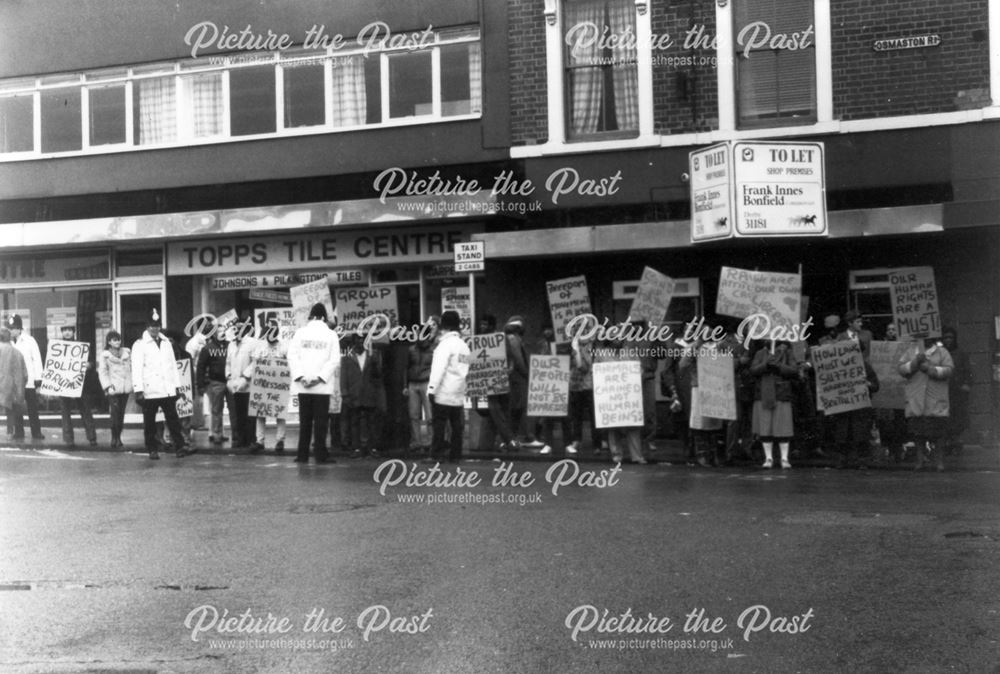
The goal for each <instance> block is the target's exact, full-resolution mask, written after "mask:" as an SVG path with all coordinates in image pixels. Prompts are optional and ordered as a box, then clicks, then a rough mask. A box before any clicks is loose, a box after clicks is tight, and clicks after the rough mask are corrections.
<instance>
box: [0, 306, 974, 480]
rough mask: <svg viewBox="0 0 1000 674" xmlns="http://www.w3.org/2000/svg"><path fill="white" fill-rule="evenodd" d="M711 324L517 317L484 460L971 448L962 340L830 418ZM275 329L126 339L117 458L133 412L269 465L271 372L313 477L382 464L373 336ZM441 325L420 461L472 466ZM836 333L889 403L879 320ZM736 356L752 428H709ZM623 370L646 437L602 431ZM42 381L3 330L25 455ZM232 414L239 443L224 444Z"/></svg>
mask: <svg viewBox="0 0 1000 674" xmlns="http://www.w3.org/2000/svg"><path fill="white" fill-rule="evenodd" d="M633 325H635V326H636V327H637V328H639V330H638V331H637V332H638V333H639V334H641V333H642V329H643V328H644V327H645V324H644V323H643V322H639V323H634V324H633ZM705 326H706V330H705V331H704V333H703V334H702V335H701V336H699V337H698V339H694V340H684V339H680V338H679V339H676V340H674V341H673V342H671V343H670V344H669V345H663V344H657V343H654V342H650V341H646V342H643V343H635V342H629V341H626V340H624V339H616V340H612V341H602V342H596V341H594V340H593V339H589V340H588V339H573V340H572V341H570V342H567V343H563V342H559V341H557V340H556V339H555V334H554V331H553V330H552V328H551V327H550V326H543V329H542V339H541V341H540V342H539V343H537V344H529V343H528V342H527V341H526V339H525V334H526V329H525V327H526V326H525V320H524V318H523V317H522V316H519V315H514V316H511V317H510V318H509V319H508V320H507V321H506V322H505V323H504V324H503V326H502V327H500V329H499V331H500V332H502V333H503V336H504V343H505V351H506V359H507V372H506V383H507V385H508V386H507V387H506V388H507V391H506V392H504V393H498V394H495V395H488V396H486V397H485V399H474V400H473V401H472V403H473V405H472V406H473V410H474V412H473V413H476V414H478V415H479V417H480V424H479V426H480V435H479V438H478V440H473V442H474V443H476V444H478V448H479V449H480V450H484V451H488V452H493V453H495V454H496V455H499V456H502V455H519V454H521V453H522V452H524V451H525V450H537V454H538V455H539V456H542V457H545V456H566V457H574V456H577V455H578V454H579V453H580V452H581V450H582V449H583V448H584V447H585V446H586V445H589V448H590V451H591V454H592V456H594V457H601V456H606V457H607V458H609V459H610V460H611V461H612V462H620V461H625V460H629V461H631V462H633V463H639V464H643V463H648V462H651V461H654V460H656V459H657V458H658V457H657V451H656V445H655V442H656V438H657V437H659V436H660V431H662V430H664V429H661V428H659V426H660V425H662V424H663V423H667V424H669V426H670V427H671V428H670V430H671V431H672V433H673V434H674V435H676V436H677V437H679V438H680V439H681V440H682V442H683V447H684V452H685V458H686V459H687V460H688V461H689V462H690V463H692V464H697V465H700V466H702V467H706V468H711V467H715V466H718V465H723V464H727V465H732V464H741V463H742V464H757V463H758V462H759V465H760V466H762V467H763V468H765V469H768V468H772V467H776V466H779V467H780V468H782V469H789V468H791V467H792V461H793V459H794V458H795V457H796V456H799V457H803V456H808V455H814V456H820V457H826V456H829V455H831V454H832V455H833V457H834V458H836V459H837V460H838V463H837V465H838V467H844V468H850V467H855V468H863V467H865V466H866V465H867V459H870V458H871V457H869V450H870V448H871V447H872V445H873V443H874V444H875V445H878V444H879V443H881V444H882V445H884V446H887V447H891V448H893V451H892V455H893V456H895V457H896V458H897V460H903V457H904V454H905V453H906V452H907V451H909V452H912V453H913V460H914V465H915V467H916V468H917V469H921V468H923V467H925V466H928V465H933V466H934V467H935V468H936V469H937V470H943V469H944V455H945V453H946V451H947V450H949V449H951V448H952V447H953V446H954V445H955V444H957V442H958V438H959V436H960V435H961V433H962V431H963V430H964V428H965V425H966V423H967V421H966V419H967V401H968V393H969V390H970V385H971V381H970V374H969V368H968V360H967V358H966V357H965V355H964V353H962V352H960V351H959V349H958V344H957V333H956V331H954V330H953V329H945V330H944V331H943V336H942V338H941V339H937V338H934V339H927V340H918V341H914V342H912V343H911V344H910V346H909V347H908V348H907V350H906V352H905V354H904V356H903V357H902V358H901V360H900V362H899V363H898V371H899V373H900V374H901V375H902V377H904V378H905V396H906V406H905V410H891V409H889V410H883V409H880V410H874V409H872V408H870V407H866V408H864V409H854V410H851V411H847V412H841V413H837V414H829V415H824V414H823V413H822V412H817V411H816V404H815V398H814V395H815V382H814V378H815V373H814V369H813V363H812V358H811V352H810V351H809V350H806V351H804V352H803V351H801V350H799V353H800V354H802V355H800V357H796V349H793V345H792V344H791V343H789V342H785V341H773V342H772V341H768V342H753V343H750V342H744V341H741V339H740V338H739V337H738V336H737V331H736V330H735V322H732V321H730V320H728V319H726V318H719V319H717V320H715V321H707V322H706V323H705ZM261 327H262V329H261V330H260V331H259V333H260V334H259V335H258V336H255V335H254V332H255V329H254V326H253V324H252V322H251V321H250V320H244V321H234V322H233V323H231V324H229V325H217V324H215V323H214V322H211V321H210V322H207V323H205V324H203V325H202V326H201V329H200V330H199V331H197V332H196V333H195V334H194V335H193V336H191V337H190V338H189V339H187V341H186V343H183V344H182V343H181V342H182V337H181V335H180V334H178V333H175V332H171V331H168V330H163V328H162V325H161V323H160V319H159V316H158V315H157V313H156V312H155V311H154V312H152V313H151V314H150V317H149V320H148V322H147V325H146V329H145V330H144V332H143V333H142V336H141V337H140V338H139V339H138V340H136V341H135V343H134V344H133V345H132V347H131V348H128V347H126V346H124V344H123V343H122V336H121V335H120V334H119V333H117V332H115V331H111V332H109V333H108V334H107V338H106V343H105V345H104V349H103V350H102V351H101V352H100V354H99V356H98V357H97V359H96V363H95V365H94V369H96V374H97V377H98V379H99V381H100V387H101V389H102V391H103V393H104V396H105V397H106V400H107V406H108V411H109V420H110V421H109V425H110V431H111V442H110V446H111V448H113V449H122V448H124V447H125V444H124V442H123V428H124V418H125V410H126V406H127V402H128V399H129V397H130V396H133V397H134V400H135V402H136V404H137V405H138V406H139V408H140V409H141V411H142V417H143V440H144V448H145V450H146V452H148V455H149V458H150V459H154V460H155V459H158V458H159V454H160V452H164V451H172V452H173V453H174V454H175V455H176V456H178V457H182V456H186V455H187V454H190V453H193V452H195V451H196V449H195V443H194V442H193V436H192V432H193V431H195V430H208V431H209V441H210V443H211V444H212V445H214V446H221V445H223V444H224V443H226V442H231V447H232V448H234V449H240V448H245V449H246V451H249V452H251V453H257V452H260V451H262V450H264V449H266V446H265V442H266V437H267V433H266V431H267V419H266V418H265V417H255V416H252V415H251V405H250V382H251V380H252V378H253V376H254V372H255V368H256V366H257V364H258V363H259V362H260V361H261V360H262V359H268V360H273V359H287V363H288V368H289V371H290V373H291V377H290V378H291V382H290V396H291V398H292V399H293V400H294V405H291V404H290V405H289V407H295V408H297V413H298V417H299V433H298V439H297V445H296V456H295V461H296V462H308V461H309V459H310V457H312V459H313V460H314V461H315V462H316V463H327V462H333V461H334V458H333V456H332V451H331V450H333V451H336V450H344V449H346V450H347V452H348V453H349V454H350V455H351V456H353V457H356V458H358V457H362V456H366V455H367V456H372V457H379V456H380V451H384V450H385V445H384V444H383V440H382V438H384V437H385V434H384V433H383V431H384V430H385V427H386V421H387V420H386V418H385V412H386V396H387V393H388V391H387V384H388V379H387V377H386V373H385V369H386V367H385V362H384V361H385V354H384V349H383V348H380V346H379V345H373V344H372V343H370V342H369V341H368V340H366V339H364V338H363V337H362V336H361V335H359V334H352V333H347V334H344V333H341V332H338V330H337V329H336V328H335V326H334V324H333V323H332V322H331V321H330V317H329V316H328V315H327V310H326V308H325V306H324V305H323V304H316V305H314V306H313V307H312V308H311V310H310V312H309V319H308V322H307V323H306V324H305V325H304V326H302V327H300V328H299V329H298V330H296V331H295V332H294V335H292V337H291V339H289V340H288V341H287V342H286V340H284V339H282V338H281V336H280V326H279V324H278V322H277V320H275V319H270V320H268V321H267V323H266V325H264V326H261ZM423 327H424V328H425V329H423V330H422V331H421V333H420V339H419V340H418V341H416V342H415V343H413V344H411V345H410V346H409V347H408V351H407V356H406V358H407V361H406V364H405V365H406V367H405V387H404V389H403V395H404V397H405V398H406V405H405V409H406V412H407V414H408V417H409V428H408V435H409V441H408V446H407V450H406V453H407V455H408V456H413V455H421V454H426V455H427V458H428V459H429V460H434V461H438V460H448V461H459V460H460V459H461V458H462V456H463V453H464V448H463V437H464V435H465V424H466V412H465V406H466V403H467V402H468V400H467V396H466V378H467V376H468V371H469V361H470V353H469V347H468V345H467V342H466V340H465V339H464V338H463V336H462V334H461V332H460V318H459V315H458V314H457V313H456V312H454V311H445V312H444V313H443V314H442V315H441V316H440V317H437V316H433V317H431V318H429V319H428V321H427V322H425V324H424V326H423ZM476 328H477V329H476V332H477V334H488V333H496V332H498V325H497V321H496V319H495V318H494V317H493V316H492V315H489V314H484V315H483V316H482V317H481V319H480V321H479V322H478V324H477V326H476ZM707 328H718V330H716V331H715V334H720V335H721V337H720V338H719V339H710V338H706V335H708V334H709V331H708V330H707ZM823 329H824V330H825V333H824V334H823V335H822V336H821V337H820V338H819V340H818V345H825V344H830V343H835V342H844V341H849V342H850V341H852V342H855V343H857V344H858V346H859V348H860V351H861V354H862V356H863V359H864V370H865V373H864V374H865V381H866V385H867V387H868V390H869V392H870V393H875V392H876V391H878V389H879V385H880V383H879V381H878V377H877V375H876V373H875V371H874V369H873V368H872V367H871V365H870V363H869V352H870V345H871V342H872V339H873V335H872V333H871V332H870V331H869V330H867V329H865V328H864V320H863V317H862V316H860V315H859V314H858V313H857V312H853V311H849V312H847V313H845V314H844V315H843V316H840V315H836V314H831V315H828V316H826V317H824V321H823ZM894 330H895V327H894V326H893V325H891V324H890V325H889V326H888V328H887V329H886V332H885V334H884V335H882V337H883V339H885V340H888V341H893V340H895V339H896V337H895V333H894ZM61 336H62V338H63V339H65V340H70V341H72V340H73V338H74V328H73V326H64V328H63V329H62V335H61ZM663 346H668V347H670V348H667V349H664V348H662V347H663ZM532 354H550V355H565V356H568V357H569V362H570V378H569V401H568V408H567V414H565V415H563V416H558V417H541V418H538V417H528V415H527V411H528V385H529V378H530V372H529V361H530V356H531V355H532ZM720 354H726V355H728V356H731V357H732V363H733V368H734V376H733V380H734V387H733V390H732V391H731V392H729V393H730V394H731V395H732V397H733V399H734V402H735V409H736V415H735V417H736V418H735V419H719V418H712V417H710V416H706V415H705V414H703V410H702V409H701V405H700V400H701V397H700V396H699V393H698V391H699V382H698V366H697V364H698V360H699V359H704V358H715V357H718V356H719V355H720ZM179 360H181V361H183V360H188V361H190V362H189V366H190V367H189V370H187V371H190V372H191V373H192V380H191V382H190V384H189V385H188V386H185V385H183V383H182V381H181V380H180V376H179V370H178V367H177V362H178V361H179ZM623 360H638V361H639V366H640V367H639V370H640V372H641V395H642V408H643V409H642V424H641V425H635V426H630V427H615V428H607V429H601V428H598V427H597V424H596V423H595V421H596V420H595V404H594V393H593V388H594V382H593V366H594V363H595V362H602V361H623ZM661 361H662V362H661ZM42 368H43V360H42V358H41V354H40V353H39V349H38V344H37V342H36V341H35V340H34V339H33V338H32V337H31V336H30V335H28V334H26V333H25V332H24V331H23V329H22V324H21V318H20V317H19V316H16V315H15V316H11V317H10V319H9V321H8V324H7V325H6V326H5V327H3V328H0V407H3V408H4V409H5V410H6V411H7V420H8V433H9V436H10V437H11V438H12V439H13V440H15V441H18V440H23V439H24V438H25V427H24V418H23V416H24V413H27V416H28V421H29V426H30V430H31V435H32V438H33V439H35V440H40V439H43V438H44V436H43V435H42V432H41V426H40V422H39V417H38V408H39V405H38V397H37V395H38V394H37V389H38V388H39V387H40V385H41V379H42ZM657 388H659V393H660V398H661V402H660V403H659V404H658V401H657ZM186 391H190V394H186V393H185V392H186ZM188 396H190V397H188ZM205 398H207V402H208V406H207V409H208V413H207V414H205V413H204V410H205V405H204V399H205ZM663 400H665V402H662V401H663ZM178 403H180V404H178ZM59 406H60V410H61V414H62V431H63V442H64V444H65V445H67V446H74V433H73V424H72V416H73V414H74V412H75V413H77V414H78V415H79V417H80V419H81V420H82V423H83V427H84V431H85V434H86V437H87V440H88V441H89V443H90V445H92V446H96V445H97V433H96V429H95V423H94V418H93V414H92V410H91V405H90V404H88V402H87V400H86V397H85V396H81V397H60V398H59ZM658 409H659V410H661V413H660V414H658ZM179 410H181V412H182V413H180V414H179ZM226 410H228V413H229V418H230V424H229V430H230V433H231V435H232V439H231V441H230V438H227V437H225V436H224V433H223V428H224V414H225V412H226ZM663 411H665V413H663ZM285 416H287V413H286V415H285ZM206 417H207V419H206ZM664 420H666V421H665V422H664ZM206 421H207V426H206ZM275 422H276V423H275V431H276V432H275V444H274V447H273V449H274V451H275V452H277V453H279V454H281V453H283V452H284V451H285V441H286V432H287V424H286V419H285V418H283V417H281V416H279V418H277V419H276V420H275ZM557 431H558V436H557ZM585 433H586V436H587V437H586V438H585ZM168 436H169V440H168V439H167V437H168ZM557 437H558V439H559V440H560V441H561V442H560V443H559V444H558V445H557V442H556V440H557ZM328 440H329V442H328Z"/></svg>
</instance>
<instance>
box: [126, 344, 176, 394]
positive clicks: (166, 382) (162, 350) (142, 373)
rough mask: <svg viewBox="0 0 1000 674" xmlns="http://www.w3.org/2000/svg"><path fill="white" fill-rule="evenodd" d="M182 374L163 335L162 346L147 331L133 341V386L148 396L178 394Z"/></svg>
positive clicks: (137, 391)
mask: <svg viewBox="0 0 1000 674" xmlns="http://www.w3.org/2000/svg"><path fill="white" fill-rule="evenodd" d="M178 386H180V377H179V376H178V374H177V361H176V360H174V348H173V347H172V346H171V345H170V340H169V339H167V338H166V337H164V336H163V335H160V346H159V348H157V346H156V342H154V341H153V337H152V336H151V335H150V334H149V332H148V331H145V332H143V333H142V337H141V338H139V339H137V340H136V341H135V344H133V345H132V388H133V390H135V392H136V393H142V394H143V395H144V396H146V397H147V398H151V399H153V398H169V397H170V396H175V395H177V387H178Z"/></svg>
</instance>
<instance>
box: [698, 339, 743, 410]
mask: <svg viewBox="0 0 1000 674" xmlns="http://www.w3.org/2000/svg"><path fill="white" fill-rule="evenodd" d="M697 365H698V401H699V404H700V405H701V408H700V411H701V416H703V417H712V418H713V419H736V377H735V373H734V370H733V356H732V355H731V354H729V353H724V352H721V351H718V350H716V349H702V350H701V353H700V354H699V356H698V361H697Z"/></svg>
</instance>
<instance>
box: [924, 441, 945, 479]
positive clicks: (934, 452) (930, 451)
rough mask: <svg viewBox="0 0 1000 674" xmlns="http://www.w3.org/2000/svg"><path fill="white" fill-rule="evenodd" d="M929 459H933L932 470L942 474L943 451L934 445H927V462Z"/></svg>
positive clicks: (929, 443) (930, 443)
mask: <svg viewBox="0 0 1000 674" xmlns="http://www.w3.org/2000/svg"><path fill="white" fill-rule="evenodd" d="M931 457H934V469H935V470H936V471H937V472H939V473H943V472H944V451H942V450H941V448H939V447H938V446H937V445H936V444H935V443H933V442H928V443H927V458H928V461H929V460H930V458H931Z"/></svg>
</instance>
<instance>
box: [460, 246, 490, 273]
mask: <svg viewBox="0 0 1000 674" xmlns="http://www.w3.org/2000/svg"><path fill="white" fill-rule="evenodd" d="M485 269H486V242H485V241H459V242H456V243H455V271H456V272H470V271H483V270H485Z"/></svg>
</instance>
